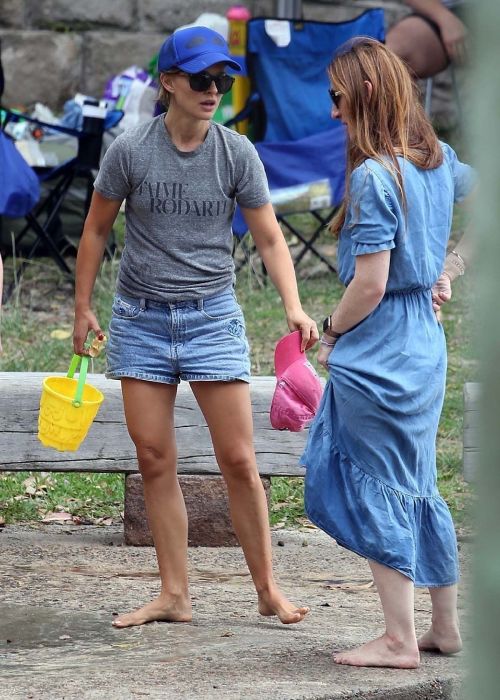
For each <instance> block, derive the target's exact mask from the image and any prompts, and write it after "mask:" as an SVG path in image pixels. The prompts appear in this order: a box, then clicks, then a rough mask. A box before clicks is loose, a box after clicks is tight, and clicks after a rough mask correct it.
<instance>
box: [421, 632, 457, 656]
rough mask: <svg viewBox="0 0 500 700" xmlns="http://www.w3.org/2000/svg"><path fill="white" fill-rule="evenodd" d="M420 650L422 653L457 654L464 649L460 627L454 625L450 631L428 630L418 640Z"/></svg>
mask: <svg viewBox="0 0 500 700" xmlns="http://www.w3.org/2000/svg"><path fill="white" fill-rule="evenodd" d="M418 648H419V649H420V650H421V651H438V652H440V653H441V654H456V653H458V652H459V651H460V650H461V649H462V638H461V637H460V632H459V631H458V625H452V626H451V627H450V628H449V629H445V628H442V629H439V630H438V629H434V626H433V625H431V628H430V629H429V630H427V632H426V633H425V634H423V635H422V636H421V637H420V639H419V640H418Z"/></svg>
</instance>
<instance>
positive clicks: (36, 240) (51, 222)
mask: <svg viewBox="0 0 500 700" xmlns="http://www.w3.org/2000/svg"><path fill="white" fill-rule="evenodd" d="M3 88H4V76H3V70H2V64H1V52H0V115H1V118H0V172H1V179H2V180H3V181H4V185H5V186H4V185H2V194H1V195H0V233H1V230H2V228H1V225H2V217H8V218H15V219H22V220H23V222H24V223H23V225H22V226H21V227H20V230H18V231H17V233H16V235H15V238H14V241H13V244H12V245H11V246H4V247H3V250H2V254H3V255H5V256H6V255H8V254H9V253H11V254H12V255H13V257H14V256H16V260H18V262H16V263H15V270H14V280H13V282H12V284H11V285H9V286H8V287H7V289H6V291H5V294H4V299H7V298H8V297H9V296H10V294H11V293H12V290H13V287H14V284H15V282H16V281H19V279H20V277H21V275H22V274H23V272H24V270H25V268H26V265H27V264H28V263H29V262H30V261H31V260H32V259H33V258H34V256H35V255H36V254H37V252H38V251H39V250H40V249H41V248H43V250H44V252H45V253H46V254H47V255H50V256H51V257H52V258H53V260H54V261H55V262H56V263H57V265H58V267H59V268H60V269H61V271H62V272H63V273H64V274H65V275H66V276H67V277H68V278H69V279H70V280H71V281H73V280H74V275H73V271H72V270H71V268H70V266H69V265H68V263H67V261H66V259H65V257H64V248H65V247H67V245H68V241H67V239H64V237H63V239H62V242H61V240H58V239H57V237H56V235H55V234H56V232H57V228H58V223H59V224H60V214H61V210H62V207H63V203H64V201H65V198H66V197H67V195H68V192H69V190H70V188H71V187H72V185H73V184H74V182H75V181H76V180H83V186H84V188H85V190H86V195H85V198H84V201H83V206H82V212H81V220H82V223H83V220H84V218H85V216H86V213H87V211H88V208H89V206H90V198H91V195H92V191H93V181H94V177H95V171H96V170H97V169H98V167H99V160H100V155H101V149H102V139H103V133H104V131H106V130H107V129H111V128H112V127H114V126H116V125H117V124H118V123H119V121H120V119H121V118H122V117H123V112H122V111H119V110H115V111H110V112H108V113H107V114H106V117H105V119H96V118H92V117H90V118H88V119H87V120H86V119H85V118H84V119H83V126H82V128H81V129H72V128H67V127H65V126H62V125H58V124H47V123H45V122H42V121H40V120H39V119H33V118H31V117H29V116H28V115H25V114H19V113H18V112H14V111H12V110H10V109H8V108H7V107H5V106H3V105H2V103H1V98H2V94H3ZM90 110H91V107H90ZM84 113H85V112H84ZM19 121H26V122H28V123H29V124H30V125H31V127H32V128H34V129H41V130H43V131H47V132H49V133H54V132H56V133H58V134H64V135H66V136H71V137H74V138H75V139H76V140H77V147H76V152H75V154H74V156H72V157H70V158H69V159H68V160H66V161H65V162H63V163H61V164H60V165H57V166H54V167H33V168H30V166H28V164H27V163H26V161H24V160H23V159H22V157H21V155H20V154H19V153H18V152H17V151H16V148H15V146H14V143H13V142H12V140H11V139H10V137H9V135H8V134H7V133H6V131H5V129H6V128H7V127H8V126H9V125H12V124H13V123H16V122H19ZM0 184H1V182H0ZM28 234H31V236H32V240H31V241H30V243H29V246H28V248H27V250H26V252H25V253H24V252H23V255H22V257H21V258H19V257H18V251H20V250H21V247H22V243H23V241H24V240H26V238H27V237H28ZM0 240H1V238H0ZM108 252H109V251H108Z"/></svg>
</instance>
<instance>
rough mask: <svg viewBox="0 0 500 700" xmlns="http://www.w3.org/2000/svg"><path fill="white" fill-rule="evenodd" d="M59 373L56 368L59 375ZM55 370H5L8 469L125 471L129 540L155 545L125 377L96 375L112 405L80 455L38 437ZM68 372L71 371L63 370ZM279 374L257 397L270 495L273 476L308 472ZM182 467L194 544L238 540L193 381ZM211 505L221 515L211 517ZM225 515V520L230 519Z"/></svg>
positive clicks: (2, 448) (256, 387)
mask: <svg viewBox="0 0 500 700" xmlns="http://www.w3.org/2000/svg"><path fill="white" fill-rule="evenodd" d="M51 374H52V373H51ZM46 376H49V375H48V374H47V373H37V372H31V373H28V372H0V397H1V399H0V400H1V403H0V471H45V472H47V471H51V472H109V473H115V472H118V473H123V474H124V475H125V512H124V530H125V541H126V542H127V544H136V545H141V544H151V537H150V534H149V530H148V528H147V521H146V518H145V511H144V504H143V501H142V482H141V477H140V475H138V467H137V458H136V454H135V447H134V444H133V443H132V440H131V439H130V437H129V435H128V432H127V428H126V425H125V417H124V413H123V406H122V399H121V390H120V382H118V381H114V380H110V379H106V378H105V377H104V376H103V375H98V374H90V375H88V379H87V381H88V383H89V384H92V385H93V386H95V387H97V388H99V389H100V390H101V391H102V392H103V394H104V397H105V398H104V402H103V404H102V406H101V408H100V410H99V412H98V414H97V417H96V419H95V420H94V423H93V424H92V426H91V428H90V430H89V433H88V435H87V437H86V438H85V440H84V442H83V443H82V445H81V446H80V449H79V450H78V451H77V452H58V451H57V450H54V449H51V448H47V447H44V446H43V445H42V444H41V443H40V442H39V440H38V438H37V432H38V411H39V402H40V395H41V391H42V381H43V379H44V377H46ZM61 376H64V375H61ZM275 382H276V380H275V378H274V377H254V378H253V379H252V382H251V387H250V389H251V399H252V409H253V416H254V431H255V438H254V444H255V451H256V455H257V463H258V466H259V472H260V475H261V477H263V480H264V483H265V485H266V490H267V493H269V485H270V477H272V476H303V475H304V469H303V468H302V467H300V466H298V459H299V457H300V455H301V453H302V450H303V448H304V445H305V440H306V436H307V433H306V432H305V431H303V432H300V433H290V432H288V431H277V430H273V429H272V427H271V424H270V422H269V407H270V404H271V398H272V395H273V392H274V387H275ZM175 425H176V439H177V449H178V472H179V474H180V475H181V476H180V481H181V486H182V488H183V492H184V497H185V500H186V505H187V509H188V515H189V520H190V535H189V539H190V544H198V545H199V544H211V545H215V544H220V543H222V540H223V539H224V538H225V539H226V540H228V541H226V542H224V543H225V544H234V543H235V542H236V540H235V538H234V533H232V529H231V531H230V535H231V536H229V534H228V531H227V527H230V523H229V516H228V509H227V503H226V493H225V486H224V483H223V480H222V478H221V477H220V471H219V467H218V465H217V462H216V460H215V456H214V452H213V448H212V443H211V440H210V434H209V431H208V428H207V425H206V423H205V420H204V418H203V415H202V413H201V411H200V409H199V408H198V405H197V403H196V401H195V399H194V396H193V394H192V392H191V389H190V387H189V385H188V384H187V383H185V382H181V384H180V385H179V388H178V394H177V400H176V408H175ZM209 504H212V506H213V509H214V510H215V512H212V514H210V508H209ZM224 518H225V520H224Z"/></svg>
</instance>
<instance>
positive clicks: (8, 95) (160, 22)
mask: <svg viewBox="0 0 500 700" xmlns="http://www.w3.org/2000/svg"><path fill="white" fill-rule="evenodd" d="M233 4H236V3H235V2H234V0H233V2H229V1H227V0H190V1H189V2H187V1H186V0H81V1H80V2H75V0H0V41H1V47H2V54H1V55H2V62H3V67H4V73H5V92H4V97H3V101H4V103H5V104H6V105H9V106H10V107H15V106H18V107H21V108H30V107H31V106H32V105H34V103H35V102H42V103H43V104H46V105H48V106H49V107H51V108H52V109H54V110H59V109H60V108H61V106H62V105H63V103H64V102H65V101H66V100H67V99H69V98H71V97H73V95H74V94H75V93H76V92H83V93H85V94H89V95H95V96H97V97H98V96H100V95H102V92H103V89H104V86H105V84H106V82H107V80H108V79H109V78H110V77H112V76H114V75H116V74H117V73H119V72H120V71H121V70H123V69H124V68H127V67H128V66H130V65H139V66H146V65H147V64H148V63H149V61H150V60H151V58H152V57H153V55H154V54H155V53H156V52H157V50H158V48H159V46H160V45H161V43H162V41H163V40H164V38H165V37H166V36H168V35H169V34H170V33H171V32H172V31H173V30H174V29H176V27H178V26H180V25H183V24H187V23H189V22H192V21H194V20H195V19H196V18H197V17H198V16H199V15H200V14H201V13H202V12H214V13H217V14H222V15H224V14H225V13H226V11H227V9H228V8H229V7H230V6H231V5H233ZM245 4H246V6H247V7H248V8H249V10H250V11H251V13H252V15H253V16H274V14H275V7H276V2H275V0H246V2H245ZM369 7H383V8H384V10H385V12H386V23H387V25H389V24H391V23H392V22H393V21H395V20H396V19H397V18H399V17H401V16H402V15H403V14H404V13H405V12H406V11H407V10H406V8H405V7H404V5H403V4H402V0H378V1H377V0H352V1H351V2H349V1H348V0H344V1H342V0H322V1H321V0H320V1H316V2H307V1H304V2H303V15H304V18H305V19H313V20H322V21H342V20H345V19H351V18H352V17H355V16H356V15H358V14H359V13H360V12H362V11H363V10H364V9H367V8H369Z"/></svg>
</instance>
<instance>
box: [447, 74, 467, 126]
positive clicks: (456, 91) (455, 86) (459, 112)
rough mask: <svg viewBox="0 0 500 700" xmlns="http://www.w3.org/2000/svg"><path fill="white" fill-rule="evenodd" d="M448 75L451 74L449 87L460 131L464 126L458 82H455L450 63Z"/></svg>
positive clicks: (455, 77) (455, 78)
mask: <svg viewBox="0 0 500 700" xmlns="http://www.w3.org/2000/svg"><path fill="white" fill-rule="evenodd" d="M450 74H451V85H452V88H453V94H454V96H455V102H456V105H457V119H458V126H459V128H460V129H462V126H463V124H464V118H463V116H464V115H463V112H462V100H461V99H460V89H459V87H458V81H457V76H456V73H455V66H454V65H453V63H450Z"/></svg>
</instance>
